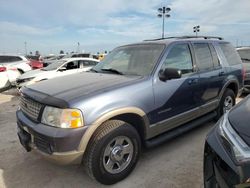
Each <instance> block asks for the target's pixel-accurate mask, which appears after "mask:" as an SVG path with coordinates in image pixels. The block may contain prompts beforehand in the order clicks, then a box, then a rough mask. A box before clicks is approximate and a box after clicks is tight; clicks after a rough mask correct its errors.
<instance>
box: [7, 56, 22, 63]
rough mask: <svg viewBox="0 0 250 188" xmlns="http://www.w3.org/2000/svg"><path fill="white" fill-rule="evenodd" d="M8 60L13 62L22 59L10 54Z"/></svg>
mask: <svg viewBox="0 0 250 188" xmlns="http://www.w3.org/2000/svg"><path fill="white" fill-rule="evenodd" d="M9 59H10V62H15V61H22V58H20V57H18V56H10V58H9Z"/></svg>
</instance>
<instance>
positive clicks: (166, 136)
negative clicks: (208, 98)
mask: <svg viewBox="0 0 250 188" xmlns="http://www.w3.org/2000/svg"><path fill="white" fill-rule="evenodd" d="M216 115H217V113H216V112H215V111H214V112H210V113H209V114H207V115H205V116H202V117H200V118H198V119H196V120H193V121H191V122H189V123H186V124H184V125H182V126H180V127H177V128H175V129H173V130H170V131H167V132H165V133H163V134H161V135H159V136H156V137H154V138H152V139H150V140H146V141H145V146H146V147H147V148H151V147H155V146H157V145H159V144H161V143H163V142H166V141H168V140H171V139H173V138H175V137H177V136H179V135H181V134H183V133H185V132H187V131H189V130H191V129H193V128H195V127H198V126H199V125H201V124H203V123H206V122H208V121H210V120H211V119H213V118H214V117H215V116H216Z"/></svg>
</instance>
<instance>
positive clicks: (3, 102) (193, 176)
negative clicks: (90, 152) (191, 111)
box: [0, 89, 240, 188]
mask: <svg viewBox="0 0 250 188" xmlns="http://www.w3.org/2000/svg"><path fill="white" fill-rule="evenodd" d="M238 100H240V99H238ZM17 107H18V96H17V93H16V91H15V89H11V90H9V91H7V92H3V93H1V94H0V187H1V188H4V187H6V188H12V187H13V188H14V187H19V188H20V187H53V188H54V187H88V188H92V187H93V188H94V187H107V186H103V185H101V184H99V183H97V182H96V181H94V180H92V179H90V178H89V177H88V176H87V174H85V172H84V168H83V167H82V166H58V165H55V164H52V163H50V162H48V161H45V160H44V159H43V158H41V157H40V156H39V155H37V154H36V153H34V152H30V153H27V152H26V151H25V150H24V149H23V148H22V147H21V145H20V144H19V141H18V138H17V135H16V123H15V121H16V120H15V111H16V109H17ZM213 125H214V122H210V123H207V124H204V125H201V126H200V127H198V128H196V129H194V130H192V131H190V132H188V133H186V134H185V135H182V136H179V137H177V138H175V139H173V140H172V141H170V142H167V143H165V144H163V145H160V146H158V147H156V148H154V149H149V150H146V151H144V152H143V153H142V156H141V158H140V160H139V163H138V165H137V167H136V169H135V170H134V171H133V172H132V174H131V175H130V176H129V177H128V178H126V179H125V180H123V181H121V182H119V183H117V184H115V185H113V186H109V187H121V188H123V187H124V188H130V187H145V188H148V187H157V188H161V187H162V188H165V187H168V188H171V187H192V188H196V187H197V188H198V187H203V178H202V176H203V175H202V174H203V172H202V168H203V145H204V140H205V137H206V134H207V133H208V132H209V130H210V129H211V128H212V126H213Z"/></svg>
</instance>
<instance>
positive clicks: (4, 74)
mask: <svg viewBox="0 0 250 188" xmlns="http://www.w3.org/2000/svg"><path fill="white" fill-rule="evenodd" d="M20 75H21V74H20V72H19V71H18V70H17V69H16V68H13V67H12V68H9V69H7V68H6V67H5V66H3V65H1V64H0V92H2V91H4V90H6V89H8V88H9V87H11V85H14V84H15V81H16V78H17V77H19V76H20Z"/></svg>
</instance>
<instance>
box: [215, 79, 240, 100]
mask: <svg viewBox="0 0 250 188" xmlns="http://www.w3.org/2000/svg"><path fill="white" fill-rule="evenodd" d="M231 83H234V84H236V86H237V93H238V92H239V82H238V80H237V79H230V80H228V81H226V83H225V84H224V86H223V88H222V89H221V91H220V94H219V100H221V98H222V96H223V94H224V92H225V90H226V89H227V87H228V86H229V84H231ZM236 96H237V95H236Z"/></svg>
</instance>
